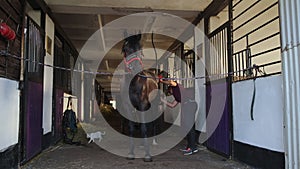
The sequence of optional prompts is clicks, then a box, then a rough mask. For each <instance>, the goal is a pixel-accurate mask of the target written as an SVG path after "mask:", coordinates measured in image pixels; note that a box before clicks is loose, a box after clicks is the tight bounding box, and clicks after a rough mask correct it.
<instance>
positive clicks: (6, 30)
mask: <svg viewBox="0 0 300 169" xmlns="http://www.w3.org/2000/svg"><path fill="white" fill-rule="evenodd" d="M0 34H1V36H3V37H5V38H6V39H7V40H14V39H15V38H16V33H15V31H14V30H12V29H11V28H10V27H9V26H8V25H7V24H6V23H0Z"/></svg>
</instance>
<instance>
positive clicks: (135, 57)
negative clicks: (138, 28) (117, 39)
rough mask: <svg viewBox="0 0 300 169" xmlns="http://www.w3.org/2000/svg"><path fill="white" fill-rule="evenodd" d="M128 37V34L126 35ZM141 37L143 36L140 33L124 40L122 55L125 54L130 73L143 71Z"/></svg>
mask: <svg viewBox="0 0 300 169" xmlns="http://www.w3.org/2000/svg"><path fill="white" fill-rule="evenodd" d="M126 36H127V33H126V34H125V37H126ZM141 37H142V35H141V34H140V33H139V34H136V35H131V36H128V37H127V38H126V39H124V44H123V47H122V53H124V62H125V65H126V67H127V69H128V70H129V71H134V72H139V71H141V70H142V69H143V65H142V60H141V59H142V57H143V53H142V45H141V43H140V40H141Z"/></svg>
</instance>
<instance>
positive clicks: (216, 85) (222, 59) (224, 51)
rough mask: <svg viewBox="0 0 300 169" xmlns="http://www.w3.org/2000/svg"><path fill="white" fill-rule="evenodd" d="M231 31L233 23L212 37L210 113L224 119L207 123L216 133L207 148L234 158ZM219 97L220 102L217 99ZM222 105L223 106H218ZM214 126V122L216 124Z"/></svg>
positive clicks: (223, 26)
mask: <svg viewBox="0 0 300 169" xmlns="http://www.w3.org/2000/svg"><path fill="white" fill-rule="evenodd" d="M228 30H229V23H228V22H227V23H225V24H223V25H222V26H220V27H219V28H217V29H216V30H215V31H214V32H212V33H211V34H209V35H208V38H209V42H210V43H209V44H207V46H208V49H209V50H208V51H207V52H208V53H207V56H209V57H207V59H206V65H207V67H208V71H209V75H210V76H209V78H208V79H207V81H206V82H207V83H206V85H207V86H206V102H207V105H206V112H207V114H208V113H213V114H220V113H222V114H221V119H220V120H219V119H218V121H217V124H218V126H217V127H216V128H215V126H216V125H215V124H209V123H207V130H208V131H212V132H213V133H212V135H211V136H210V137H209V138H208V140H207V142H206V146H207V148H208V149H210V150H212V151H214V152H216V153H219V154H221V155H224V156H226V157H229V156H231V137H230V136H231V133H232V130H231V124H232V122H231V111H230V110H231V109H230V107H231V106H230V105H231V100H230V99H231V97H230V92H231V90H230V87H231V81H230V79H229V77H228V72H229V71H228V70H230V68H229V66H228V65H229V64H228V60H230V58H228V57H230V56H229V55H228V44H230V43H228ZM214 98H216V99H214ZM220 105H222V107H218V106H220ZM212 123H214V122H212Z"/></svg>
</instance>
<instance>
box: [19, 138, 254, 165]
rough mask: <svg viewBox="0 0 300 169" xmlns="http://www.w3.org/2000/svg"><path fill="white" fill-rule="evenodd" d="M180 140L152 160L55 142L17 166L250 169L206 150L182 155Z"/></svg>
mask: <svg viewBox="0 0 300 169" xmlns="http://www.w3.org/2000/svg"><path fill="white" fill-rule="evenodd" d="M183 146H184V142H182V143H179V144H178V145H177V146H176V147H174V148H173V149H171V150H169V151H168V152H166V153H164V154H161V155H158V156H155V157H153V162H144V161H143V159H134V160H127V159H126V158H124V157H119V156H116V155H114V154H111V153H109V152H107V151H106V150H104V149H102V148H100V147H99V146H97V145H96V144H94V143H91V144H84V145H80V146H76V145H68V144H63V143H58V145H56V146H53V147H50V148H49V149H47V150H46V151H44V152H42V153H41V154H40V155H38V156H37V157H35V158H34V159H33V160H31V161H30V162H28V163H27V164H26V165H24V166H21V169H66V168H68V169H127V168H128V169H140V168H143V169H144V168H145V169H185V168H189V169H252V167H250V166H247V165H245V164H242V163H238V162H236V161H232V160H229V159H226V158H223V157H221V156H219V155H216V154H214V153H212V152H210V151H208V150H207V149H205V148H203V147H200V148H201V150H200V151H199V152H198V153H196V154H193V155H190V156H184V155H183V154H182V152H180V151H179V148H181V147H183Z"/></svg>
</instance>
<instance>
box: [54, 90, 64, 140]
mask: <svg viewBox="0 0 300 169" xmlns="http://www.w3.org/2000/svg"><path fill="white" fill-rule="evenodd" d="M55 91H56V94H55V97H56V98H55V100H56V102H55V114H54V118H53V119H54V120H55V121H54V122H53V124H54V125H55V126H54V131H53V132H54V140H55V141H58V140H59V139H60V138H62V118H63V97H64V92H63V90H61V89H56V90H55Z"/></svg>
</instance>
